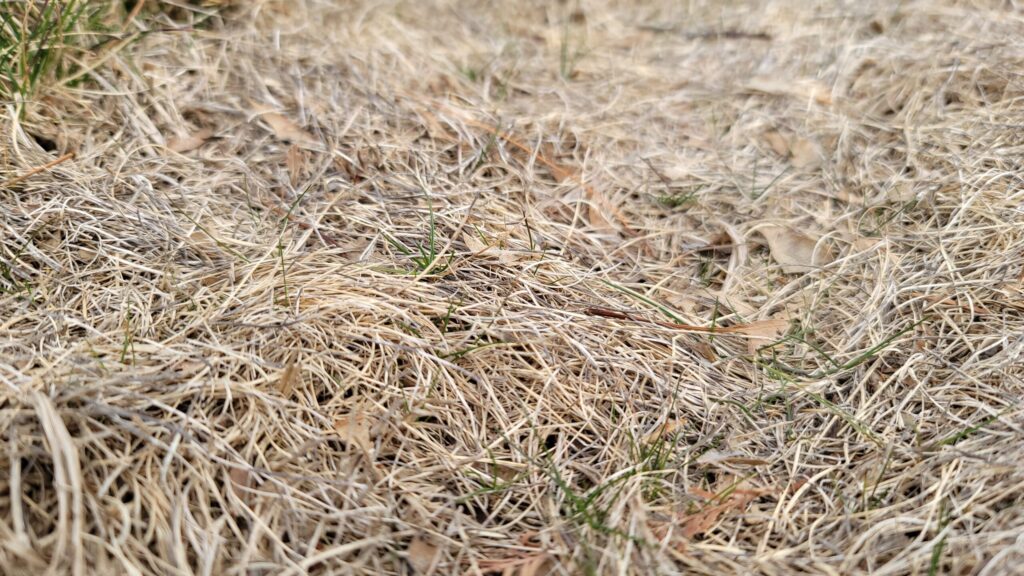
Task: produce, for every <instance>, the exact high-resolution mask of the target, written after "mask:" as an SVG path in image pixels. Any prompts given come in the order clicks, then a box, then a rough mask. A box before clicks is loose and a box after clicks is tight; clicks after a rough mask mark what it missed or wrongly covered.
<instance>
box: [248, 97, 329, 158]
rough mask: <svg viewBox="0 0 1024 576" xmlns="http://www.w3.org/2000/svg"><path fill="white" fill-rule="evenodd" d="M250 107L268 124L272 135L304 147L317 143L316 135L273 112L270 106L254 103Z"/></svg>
mask: <svg viewBox="0 0 1024 576" xmlns="http://www.w3.org/2000/svg"><path fill="white" fill-rule="evenodd" d="M252 108H253V112H254V113H255V114H256V115H257V116H258V117H259V118H260V119H261V120H263V121H264V122H266V123H267V126H270V129H271V131H273V132H274V136H277V138H278V139H280V140H284V141H287V142H291V143H293V144H297V145H299V146H305V147H309V146H315V145H316V144H318V142H317V139H316V137H314V136H313V135H312V134H310V133H309V132H306V131H305V130H303V129H302V128H299V126H298V125H297V124H295V123H294V122H292V121H291V120H289V119H288V118H287V117H285V116H284V115H282V114H280V113H278V112H275V111H274V109H273V108H271V107H270V106H264V105H262V104H254V105H253V107H252Z"/></svg>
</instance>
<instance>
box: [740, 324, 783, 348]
mask: <svg viewBox="0 0 1024 576" xmlns="http://www.w3.org/2000/svg"><path fill="white" fill-rule="evenodd" d="M787 328H789V320H787V319H786V318H769V319H767V320H758V321H756V322H751V323H749V324H743V325H741V326H737V327H736V332H737V333H739V334H745V335H747V336H750V339H749V340H747V352H749V353H750V354H754V353H756V352H757V349H758V348H760V347H761V346H764V345H766V344H771V343H772V342H775V341H777V340H778V339H779V338H781V337H782V335H783V334H785V333H786V329H787Z"/></svg>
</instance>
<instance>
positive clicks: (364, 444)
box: [334, 412, 373, 455]
mask: <svg viewBox="0 0 1024 576" xmlns="http://www.w3.org/2000/svg"><path fill="white" fill-rule="evenodd" d="M334 430H335V432H337V433H338V436H340V437H341V439H342V440H343V441H344V442H345V443H346V444H352V445H355V446H356V447H358V448H359V449H360V450H362V451H363V452H364V453H365V454H366V455H370V454H371V453H372V450H373V444H372V443H371V442H370V422H369V419H368V418H367V417H366V415H365V414H362V413H358V412H355V413H351V414H346V415H345V416H339V417H337V418H335V419H334Z"/></svg>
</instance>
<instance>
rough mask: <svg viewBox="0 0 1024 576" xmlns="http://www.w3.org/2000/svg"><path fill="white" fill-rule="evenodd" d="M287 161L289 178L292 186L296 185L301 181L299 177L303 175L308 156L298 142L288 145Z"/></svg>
mask: <svg viewBox="0 0 1024 576" xmlns="http://www.w3.org/2000/svg"><path fill="white" fill-rule="evenodd" d="M285 163H286V164H287V166H288V179H289V181H291V183H292V186H295V185H296V184H298V183H299V178H301V177H302V172H303V170H304V169H305V167H306V156H305V154H303V152H302V148H301V147H299V145H298V144H292V145H291V146H289V147H288V157H287V158H286V159H285Z"/></svg>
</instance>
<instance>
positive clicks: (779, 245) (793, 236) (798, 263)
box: [760, 226, 832, 274]
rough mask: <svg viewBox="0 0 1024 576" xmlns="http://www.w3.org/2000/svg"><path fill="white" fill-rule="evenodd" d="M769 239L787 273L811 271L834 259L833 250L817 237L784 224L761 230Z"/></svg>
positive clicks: (773, 250) (772, 251) (773, 254)
mask: <svg viewBox="0 0 1024 576" xmlns="http://www.w3.org/2000/svg"><path fill="white" fill-rule="evenodd" d="M760 232H761V234H762V235H763V236H764V238H765V240H767V241H768V250H769V251H770V252H771V254H772V258H773V259H775V261H776V262H778V263H779V264H780V265H781V266H782V271H783V272H785V273H786V274H802V273H806V272H811V271H813V270H815V269H817V268H820V267H821V266H824V265H825V264H828V263H829V262H831V261H832V251H831V250H830V249H829V248H828V247H827V246H826V245H820V246H819V243H818V242H817V240H816V239H814V238H812V237H810V236H808V235H806V234H804V233H802V232H797V231H796V230H792V229H790V228H787V227H784V226H771V227H767V228H762V229H761V230H760Z"/></svg>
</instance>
